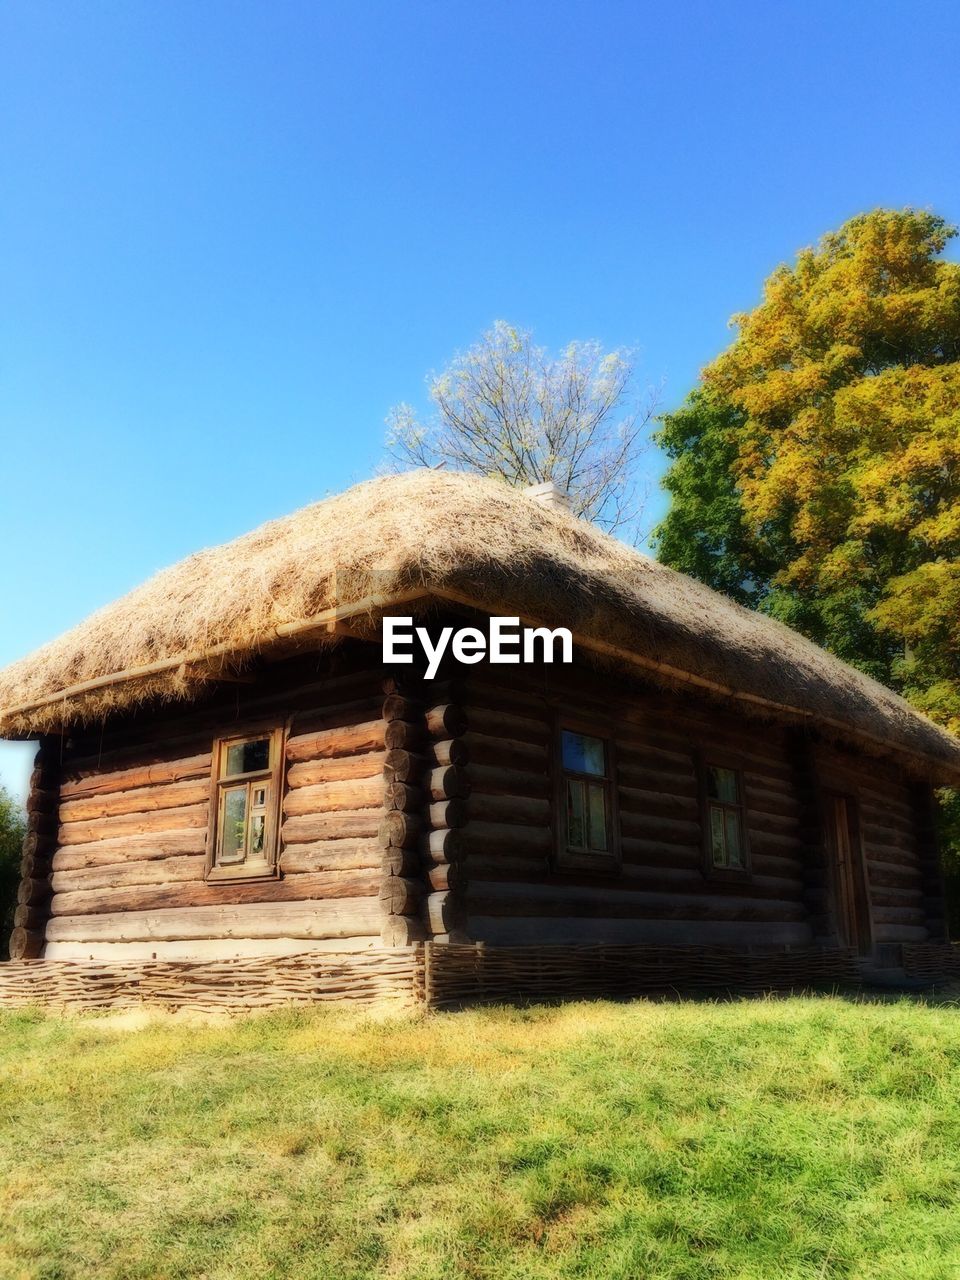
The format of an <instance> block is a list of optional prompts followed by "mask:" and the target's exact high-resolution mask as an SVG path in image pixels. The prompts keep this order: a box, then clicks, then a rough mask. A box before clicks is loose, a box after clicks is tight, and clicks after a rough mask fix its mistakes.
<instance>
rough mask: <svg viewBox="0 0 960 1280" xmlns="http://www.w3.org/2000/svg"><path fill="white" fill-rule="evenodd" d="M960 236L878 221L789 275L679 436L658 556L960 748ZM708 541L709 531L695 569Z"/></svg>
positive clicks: (851, 229)
mask: <svg viewBox="0 0 960 1280" xmlns="http://www.w3.org/2000/svg"><path fill="white" fill-rule="evenodd" d="M954 235H955V231H954V229H953V228H952V227H950V226H948V225H947V224H946V223H945V222H944V221H943V219H942V218H939V217H937V216H936V215H934V214H931V213H926V212H919V211H916V210H912V209H906V210H901V211H896V210H886V209H878V210H875V211H874V212H872V213H868V214H864V215H862V216H860V217H857V218H853V219H851V221H849V222H847V223H846V224H845V225H844V226H843V227H841V228H840V230H839V231H837V232H835V233H832V234H830V235H827V236H825V237H824V238H823V240H822V241H821V242H820V244H819V245H818V246H817V247H816V248H812V249H807V250H804V251H803V252H802V253H801V254H799V256H798V257H797V260H796V262H795V263H794V264H793V265H792V266H783V267H780V268H779V269H778V270H777V271H775V272H774V273H773V275H772V276H771V277H770V278H769V279H768V280H767V282H766V284H765V286H764V291H763V299H762V301H761V303H760V305H759V306H758V307H756V308H755V309H754V310H753V311H751V312H749V313H747V314H743V315H738V316H736V317H735V318H734V322H735V324H736V326H737V330H738V331H737V335H736V338H735V340H734V342H733V343H732V345H731V346H730V347H729V348H728V349H727V350H726V351H725V352H724V353H723V354H722V355H721V356H719V357H718V359H716V360H715V361H714V362H713V363H712V364H711V365H710V366H709V367H708V368H707V369H706V370H705V371H704V374H703V381H702V385H701V387H700V388H699V389H698V391H697V392H695V393H694V396H693V397H691V400H690V401H689V402H688V404H687V405H686V406H685V407H684V408H683V409H682V410H680V412H679V413H678V414H675V415H672V416H671V417H668V418H667V419H666V420H665V421H664V424H663V429H662V431H661V433H660V439H661V442H662V443H663V444H664V446H665V447H666V449H667V452H668V453H669V454H670V455H671V457H672V459H673V463H672V466H671V468H670V471H669V472H668V475H667V480H666V485H667V488H668V489H670V490H671V491H672V493H673V499H674V500H673V507H672V509H671V512H670V514H669V515H668V516H667V519H666V520H665V521H664V523H663V525H662V526H661V527H660V529H659V531H658V541H659V544H660V554H661V556H662V558H664V559H665V560H667V561H668V562H669V563H673V564H675V565H676V566H677V567H679V568H682V569H686V570H687V571H690V570H691V569H692V570H693V571H694V572H697V573H698V576H700V577H703V578H705V579H706V580H707V581H710V580H711V575H713V574H714V573H715V574H716V575H717V577H718V579H719V578H721V577H722V578H723V582H722V583H721V582H720V581H719V580H718V582H717V583H714V584H713V585H724V586H726V587H727V589H729V583H730V581H731V579H733V580H734V581H735V582H737V583H739V584H742V586H743V590H742V591H741V592H740V594H741V596H742V597H743V598H749V599H750V600H751V602H752V603H755V604H757V605H759V607H761V608H765V609H767V610H768V611H769V612H771V613H774V614H777V615H779V616H781V617H784V618H785V619H786V620H788V621H790V622H791V623H793V625H796V626H799V627H800V628H801V629H803V630H805V631H807V632H808V634H811V635H812V636H813V638H815V639H816V640H818V641H819V642H820V643H823V644H825V645H826V646H827V647H828V648H831V649H833V650H834V651H835V652H838V653H840V654H841V655H842V656H843V657H845V658H846V659H848V660H852V661H854V662H858V664H859V665H862V666H864V667H865V668H866V669H867V670H870V671H871V672H872V673H873V674H875V675H877V676H879V677H880V678H881V679H886V680H888V681H889V682H890V683H892V684H894V685H895V686H896V687H898V688H900V689H901V690H902V691H903V692H904V693H905V694H906V695H907V696H908V697H909V698H910V699H911V700H912V701H913V702H914V703H915V704H916V705H918V706H920V707H921V708H922V709H923V710H925V711H926V712H928V713H929V714H930V715H932V716H933V717H935V718H936V719H938V720H939V721H940V722H941V723H943V724H945V725H946V726H948V727H949V728H951V729H952V730H953V731H954V732H960V621H958V619H960V265H958V264H957V263H954V262H951V261H948V260H947V259H946V258H944V256H943V253H944V250H945V248H946V246H947V244H948V242H949V240H950V239H951V238H952V237H953V236H954ZM711 468H712V469H713V471H711ZM693 527H697V528H699V529H701V530H702V529H704V528H706V529H708V530H709V533H708V534H707V537H706V543H705V544H704V542H703V535H701V541H700V545H698V546H697V547H696V549H695V555H694V553H693V551H691V549H690V545H689V544H690V539H689V530H690V529H691V528H693Z"/></svg>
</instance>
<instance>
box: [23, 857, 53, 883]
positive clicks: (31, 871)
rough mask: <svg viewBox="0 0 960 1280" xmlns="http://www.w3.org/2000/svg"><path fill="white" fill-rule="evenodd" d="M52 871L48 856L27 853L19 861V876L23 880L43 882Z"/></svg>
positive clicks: (51, 862)
mask: <svg viewBox="0 0 960 1280" xmlns="http://www.w3.org/2000/svg"><path fill="white" fill-rule="evenodd" d="M52 870H53V858H52V857H51V856H50V855H49V854H39V853H27V854H24V856H23V857H22V858H21V859H20V875H21V876H22V877H23V878H24V879H25V880H44V879H46V878H47V877H48V876H49V875H50V872H51V871H52Z"/></svg>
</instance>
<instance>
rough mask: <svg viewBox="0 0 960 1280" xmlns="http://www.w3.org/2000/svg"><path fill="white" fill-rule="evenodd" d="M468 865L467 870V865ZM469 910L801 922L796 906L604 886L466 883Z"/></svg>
mask: <svg viewBox="0 0 960 1280" xmlns="http://www.w3.org/2000/svg"><path fill="white" fill-rule="evenodd" d="M468 865H469V864H468ZM467 892H468V901H469V909H470V912H471V913H474V912H475V913H476V914H477V915H483V916H486V915H521V916H551V915H567V916H596V917H603V918H611V919H615V918H622V917H630V918H635V919H638V920H643V919H651V920H687V921H693V920H743V921H751V920H753V921H764V922H779V923H793V922H803V921H805V920H806V908H805V906H804V905H803V904H802V903H800V902H794V901H779V900H776V899H757V898H750V897H745V896H733V895H720V894H711V895H708V894H681V893H672V892H671V893H658V892H656V891H646V890H639V889H638V890H632V889H630V890H628V889H624V888H621V889H619V890H618V891H617V892H615V893H611V892H610V889H609V887H607V886H602V887H601V886H584V885H578V884H559V883H540V884H524V883H513V882H510V881H505V880H504V881H499V880H498V881H493V880H484V881H480V880H471V881H470V886H469V889H468V891H467Z"/></svg>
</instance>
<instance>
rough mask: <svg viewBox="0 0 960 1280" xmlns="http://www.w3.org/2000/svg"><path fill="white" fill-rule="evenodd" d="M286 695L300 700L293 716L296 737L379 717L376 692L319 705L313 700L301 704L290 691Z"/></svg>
mask: <svg viewBox="0 0 960 1280" xmlns="http://www.w3.org/2000/svg"><path fill="white" fill-rule="evenodd" d="M287 697H288V698H289V699H293V700H296V701H300V702H301V706H300V707H299V708H298V709H297V710H296V712H295V714H294V717H293V724H294V727H295V729H296V736H297V737H303V736H306V735H309V734H314V733H323V732H325V731H327V730H330V731H333V732H338V731H342V730H343V729H350V728H353V726H354V725H358V724H363V723H365V722H367V721H371V720H372V721H376V720H378V719H379V717H380V703H381V699H380V698H379V697H378V696H377V695H376V694H371V693H368V694H366V695H365V696H364V697H362V698H354V699H352V700H351V701H349V702H340V703H337V704H336V705H335V706H319V707H318V706H317V704H316V702H315V701H311V702H310V703H309V705H302V702H303V700H302V699H300V698H297V696H296V695H295V694H292V693H291V694H288V695H287Z"/></svg>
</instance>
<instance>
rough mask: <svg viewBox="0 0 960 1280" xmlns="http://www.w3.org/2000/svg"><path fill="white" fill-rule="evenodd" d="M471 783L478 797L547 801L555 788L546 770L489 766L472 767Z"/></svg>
mask: <svg viewBox="0 0 960 1280" xmlns="http://www.w3.org/2000/svg"><path fill="white" fill-rule="evenodd" d="M470 782H471V784H472V787H473V793H474V794H475V795H477V796H480V795H485V796H529V797H533V798H539V799H545V800H548V799H549V798H550V796H551V792H552V786H553V783H552V781H551V779H550V777H549V775H548V774H547V773H546V771H545V770H540V769H537V770H533V769H507V768H504V767H502V766H500V765H488V764H487V765H480V764H473V765H471V766H470ZM621 789H622V788H621Z"/></svg>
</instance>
